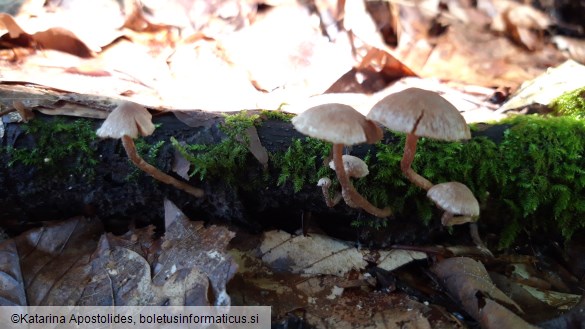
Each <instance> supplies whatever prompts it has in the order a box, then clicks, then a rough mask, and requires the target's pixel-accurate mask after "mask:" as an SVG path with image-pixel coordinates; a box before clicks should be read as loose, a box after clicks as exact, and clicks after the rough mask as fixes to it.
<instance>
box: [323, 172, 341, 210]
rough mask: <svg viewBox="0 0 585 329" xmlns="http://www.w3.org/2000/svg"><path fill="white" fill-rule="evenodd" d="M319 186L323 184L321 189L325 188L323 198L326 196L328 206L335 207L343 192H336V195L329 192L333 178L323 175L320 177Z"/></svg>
mask: <svg viewBox="0 0 585 329" xmlns="http://www.w3.org/2000/svg"><path fill="white" fill-rule="evenodd" d="M317 186H321V189H322V190H323V198H325V203H326V204H327V207H329V208H333V207H335V206H336V205H337V204H338V203H339V201H341V194H339V193H336V194H335V196H334V197H331V196H330V194H329V188H330V187H331V179H329V178H327V177H323V178H321V179H319V182H318V183H317Z"/></svg>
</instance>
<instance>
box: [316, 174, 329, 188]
mask: <svg viewBox="0 0 585 329" xmlns="http://www.w3.org/2000/svg"><path fill="white" fill-rule="evenodd" d="M317 186H325V187H327V188H328V187H329V186H331V179H329V178H328V177H323V178H320V179H319V181H318V182H317Z"/></svg>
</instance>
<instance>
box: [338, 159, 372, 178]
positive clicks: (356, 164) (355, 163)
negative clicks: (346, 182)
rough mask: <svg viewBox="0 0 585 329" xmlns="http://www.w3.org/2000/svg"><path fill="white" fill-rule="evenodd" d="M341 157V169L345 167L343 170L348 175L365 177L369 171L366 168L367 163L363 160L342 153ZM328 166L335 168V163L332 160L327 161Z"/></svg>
mask: <svg viewBox="0 0 585 329" xmlns="http://www.w3.org/2000/svg"><path fill="white" fill-rule="evenodd" d="M341 159H342V161H343V169H345V172H346V173H347V175H348V176H349V177H352V178H362V177H366V176H367V175H368V174H369V173H370V171H369V170H368V165H367V164H366V163H365V162H364V160H362V159H360V158H358V157H355V156H353V155H348V154H344V155H343V156H342V157H341ZM329 168H331V169H333V170H335V164H334V163H333V161H330V162H329Z"/></svg>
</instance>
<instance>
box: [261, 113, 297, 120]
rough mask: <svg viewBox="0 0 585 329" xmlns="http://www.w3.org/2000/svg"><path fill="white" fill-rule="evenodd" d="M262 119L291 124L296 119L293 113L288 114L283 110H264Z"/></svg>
mask: <svg viewBox="0 0 585 329" xmlns="http://www.w3.org/2000/svg"><path fill="white" fill-rule="evenodd" d="M260 117H262V118H266V119H268V120H279V121H284V122H290V121H291V120H292V118H294V117H295V115H294V114H292V113H287V112H284V111H281V110H262V111H261V112H260Z"/></svg>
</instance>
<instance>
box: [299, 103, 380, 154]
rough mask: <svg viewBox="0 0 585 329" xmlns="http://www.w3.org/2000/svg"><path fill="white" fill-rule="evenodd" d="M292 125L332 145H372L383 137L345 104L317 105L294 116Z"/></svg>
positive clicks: (372, 125)
mask: <svg viewBox="0 0 585 329" xmlns="http://www.w3.org/2000/svg"><path fill="white" fill-rule="evenodd" d="M292 124H293V125H294V127H295V129H296V130H298V131H299V132H300V133H302V134H305V135H308V136H311V137H313V138H318V139H321V140H325V141H328V142H331V143H335V144H344V145H355V144H360V143H365V142H369V143H374V142H375V141H377V140H380V139H381V138H382V132H381V130H380V129H379V128H378V126H376V125H375V124H374V123H373V122H371V121H369V120H367V119H366V117H365V116H364V115H363V114H361V113H359V112H358V111H356V110H355V109H354V108H353V107H351V106H349V105H345V104H338V103H330V104H322V105H317V106H315V107H312V108H310V109H308V110H306V111H305V112H303V113H301V114H299V115H297V116H296V117H294V118H293V119H292ZM375 129H377V130H376V131H374V130H375Z"/></svg>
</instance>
